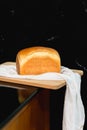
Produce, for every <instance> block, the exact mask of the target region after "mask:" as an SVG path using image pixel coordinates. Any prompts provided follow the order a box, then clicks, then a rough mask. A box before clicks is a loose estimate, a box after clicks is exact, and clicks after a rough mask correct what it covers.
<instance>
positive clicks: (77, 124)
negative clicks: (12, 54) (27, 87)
mask: <svg viewBox="0 0 87 130" xmlns="http://www.w3.org/2000/svg"><path fill="white" fill-rule="evenodd" d="M0 76H6V77H11V78H25V79H38V80H65V81H66V92H65V99H64V111H63V123H62V130H83V127H84V122H85V110H84V106H83V103H82V99H81V94H80V88H81V76H80V75H79V74H78V73H74V72H72V71H71V69H69V68H67V67H64V66H62V67H61V73H55V72H53V73H51V72H49V73H44V74H40V75H23V76H20V75H18V74H17V72H16V66H14V65H3V64H2V65H0Z"/></svg>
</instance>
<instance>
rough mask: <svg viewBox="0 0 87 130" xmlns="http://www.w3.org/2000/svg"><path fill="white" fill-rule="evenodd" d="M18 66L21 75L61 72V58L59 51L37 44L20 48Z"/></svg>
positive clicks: (17, 58) (17, 57)
mask: <svg viewBox="0 0 87 130" xmlns="http://www.w3.org/2000/svg"><path fill="white" fill-rule="evenodd" d="M16 68H17V72H18V74H21V75H31V74H34V75H37V74H41V73H45V72H60V69H61V59H60V55H59V53H58V51H56V50H55V49H53V48H50V47H43V46H35V47H29V48H25V49H22V50H20V51H19V52H18V53H17V56H16Z"/></svg>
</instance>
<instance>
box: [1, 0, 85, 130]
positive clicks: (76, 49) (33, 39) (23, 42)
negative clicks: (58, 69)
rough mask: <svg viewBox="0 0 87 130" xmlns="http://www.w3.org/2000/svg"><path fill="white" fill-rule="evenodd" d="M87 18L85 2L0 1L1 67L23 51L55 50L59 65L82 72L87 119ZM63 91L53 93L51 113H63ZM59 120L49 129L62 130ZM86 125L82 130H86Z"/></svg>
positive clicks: (53, 122)
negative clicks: (60, 62) (31, 48)
mask: <svg viewBox="0 0 87 130" xmlns="http://www.w3.org/2000/svg"><path fill="white" fill-rule="evenodd" d="M86 17H87V3H86V1H85V0H83V1H79V2H76V1H70V2H69V1H68V2H64V1H63V0H59V1H39V0H37V1H34V0H32V1H27V0H25V1H15V0H11V1H10V0H8V1H5V0H1V1H0V63H3V62H5V61H15V58H16V54H17V52H18V51H19V50H20V49H22V48H25V47H30V46H36V45H42V46H48V47H53V48H55V49H57V50H58V51H59V53H60V56H61V61H62V65H64V66H67V67H69V68H77V69H82V70H83V71H84V76H83V77H82V87H81V94H82V99H83V103H84V107H85V112H86V115H87V88H86V84H87V81H86V79H87V70H86V66H87V62H86V50H87V47H86V43H87V18H86ZM64 91H65V89H64V90H63V89H62V90H61V89H60V90H59V91H56V92H55V91H52V99H51V101H52V102H51V103H52V104H51V105H52V106H53V105H54V107H52V109H54V111H55V109H60V110H58V111H59V113H62V107H63V105H62V103H63V97H61V95H64ZM56 98H58V99H59V103H60V100H61V102H62V103H61V105H60V106H61V107H60V108H59V106H58V105H56V104H53V102H54V101H55V102H56ZM57 102H58V101H57ZM52 111H53V110H52ZM57 115H58V113H57V114H55V113H54V114H53V113H52V116H54V118H55V117H56V116H57ZM58 116H59V117H60V120H59V118H58ZM58 116H57V117H56V118H55V119H54V120H51V128H52V129H54V130H55V129H60V130H61V121H62V114H59V115H58ZM58 123H59V124H58ZM86 123H87V119H86ZM86 123H85V127H84V130H86V129H87V126H86ZM54 126H56V128H54ZM57 127H58V128H57Z"/></svg>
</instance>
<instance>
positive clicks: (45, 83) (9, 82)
mask: <svg viewBox="0 0 87 130" xmlns="http://www.w3.org/2000/svg"><path fill="white" fill-rule="evenodd" d="M3 64H6V65H11V64H14V65H15V62H5V63H3ZM72 70H73V71H74V72H77V73H78V74H80V75H81V76H82V75H83V71H82V70H77V69H72ZM65 85H66V82H65V80H32V79H17V78H8V77H5V76H0V86H5V87H11V88H18V89H23V88H26V89H28V88H29V87H31V86H33V87H37V88H45V89H53V90H56V89H59V88H61V87H63V86H65Z"/></svg>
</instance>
